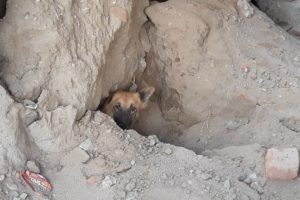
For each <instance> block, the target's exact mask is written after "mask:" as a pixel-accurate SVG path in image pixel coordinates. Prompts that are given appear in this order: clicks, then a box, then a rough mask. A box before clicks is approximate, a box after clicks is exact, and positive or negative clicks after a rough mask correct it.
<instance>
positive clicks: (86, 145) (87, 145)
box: [79, 138, 94, 151]
mask: <svg viewBox="0 0 300 200" xmlns="http://www.w3.org/2000/svg"><path fill="white" fill-rule="evenodd" d="M79 147H80V148H81V149H83V150H85V151H91V150H93V149H94V146H93V143H92V141H91V139H90V138H88V139H86V140H85V141H83V142H82V143H81V144H80V145H79Z"/></svg>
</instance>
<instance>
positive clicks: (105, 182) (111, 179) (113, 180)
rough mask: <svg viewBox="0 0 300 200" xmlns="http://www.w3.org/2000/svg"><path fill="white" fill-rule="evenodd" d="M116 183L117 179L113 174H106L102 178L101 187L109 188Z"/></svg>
mask: <svg viewBox="0 0 300 200" xmlns="http://www.w3.org/2000/svg"><path fill="white" fill-rule="evenodd" d="M116 183H117V180H116V178H115V177H114V176H112V175H107V176H105V178H104V180H103V181H102V187H103V188H110V187H112V186H113V185H115V184H116Z"/></svg>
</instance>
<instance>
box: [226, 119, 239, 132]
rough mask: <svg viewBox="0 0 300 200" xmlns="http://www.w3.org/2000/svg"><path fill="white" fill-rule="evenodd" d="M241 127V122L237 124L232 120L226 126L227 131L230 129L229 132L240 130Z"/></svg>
mask: <svg viewBox="0 0 300 200" xmlns="http://www.w3.org/2000/svg"><path fill="white" fill-rule="evenodd" d="M240 126H241V124H240V123H239V122H237V121H232V120H229V121H228V122H227V123H226V125H225V127H226V129H228V130H236V129H238V128H239V127H240Z"/></svg>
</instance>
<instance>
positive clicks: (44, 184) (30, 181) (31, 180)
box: [19, 170, 52, 193]
mask: <svg viewBox="0 0 300 200" xmlns="http://www.w3.org/2000/svg"><path fill="white" fill-rule="evenodd" d="M19 177H20V179H21V180H22V182H23V183H24V184H25V185H27V186H29V187H30V188H31V189H32V190H33V191H36V192H42V193H45V192H46V193H48V192H51V190H52V185H51V184H50V183H49V181H48V180H47V179H46V178H45V177H43V176H42V175H40V174H36V173H34V172H31V171H29V170H21V171H20V172H19Z"/></svg>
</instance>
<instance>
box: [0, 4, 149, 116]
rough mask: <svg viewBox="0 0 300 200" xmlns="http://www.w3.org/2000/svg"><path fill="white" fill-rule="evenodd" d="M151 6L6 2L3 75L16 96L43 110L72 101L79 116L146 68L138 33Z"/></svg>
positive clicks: (93, 107) (3, 36) (3, 32)
mask: <svg viewBox="0 0 300 200" xmlns="http://www.w3.org/2000/svg"><path fill="white" fill-rule="evenodd" d="M147 5H148V1H146V0H141V1H140V0H138V1H137V0H130V1H126V2H124V1H101V2H88V1H71V0H69V1H64V2H56V1H55V2H48V1H31V0H26V1H22V2H21V1H17V0H10V1H8V2H7V13H6V17H5V19H4V20H3V21H2V23H1V27H0V29H1V33H0V44H1V47H2V48H1V52H0V54H1V56H2V59H1V60H2V67H1V72H2V74H1V79H2V80H3V81H4V83H5V84H6V85H7V87H8V89H9V91H10V92H11V94H12V95H13V96H14V97H15V99H17V100H22V99H30V100H33V101H38V102H39V106H40V108H43V109H44V110H53V109H55V108H56V107H57V106H59V105H63V106H67V105H73V106H74V107H76V109H77V110H78V112H77V117H81V116H82V115H83V114H84V112H85V111H86V110H87V109H96V108H97V106H98V105H99V103H100V100H101V98H103V97H104V96H106V95H107V94H108V91H109V90H110V89H111V87H112V86H114V87H115V88H118V87H122V86H124V84H127V83H128V82H129V81H130V80H131V77H132V75H133V73H134V72H136V71H137V70H138V69H139V68H141V67H143V66H142V64H141V62H140V61H141V59H142V57H143V51H142V50H141V44H140V42H139V36H138V34H139V32H140V28H141V26H142V24H143V23H144V22H145V21H146V20H147V18H146V16H145V15H144V13H143V10H144V8H145V7H146V6H147ZM122 84H123V85H122ZM62 86H63V87H62Z"/></svg>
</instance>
